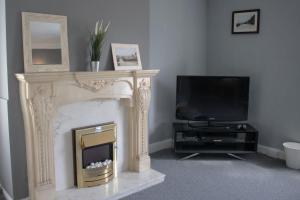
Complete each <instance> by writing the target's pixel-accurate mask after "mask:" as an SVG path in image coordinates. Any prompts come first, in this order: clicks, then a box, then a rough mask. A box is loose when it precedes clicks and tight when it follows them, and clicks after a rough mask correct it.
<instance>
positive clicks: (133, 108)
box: [16, 70, 159, 200]
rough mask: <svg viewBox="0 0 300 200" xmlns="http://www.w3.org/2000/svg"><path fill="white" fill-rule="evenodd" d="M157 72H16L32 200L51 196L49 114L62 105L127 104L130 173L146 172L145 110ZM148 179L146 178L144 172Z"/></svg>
mask: <svg viewBox="0 0 300 200" xmlns="http://www.w3.org/2000/svg"><path fill="white" fill-rule="evenodd" d="M158 72H159V70H137V71H101V72H51V73H32V74H16V77H17V79H18V80H19V84H20V98H21V105H22V112H23V118H24V127H25V133H26V153H27V169H28V185H29V194H30V199H31V200H53V199H56V195H57V192H56V186H55V158H54V144H53V142H54V139H53V137H54V134H53V117H54V116H55V112H56V111H57V109H58V108H59V107H60V106H62V105H66V104H70V103H75V102H79V101H89V100H94V99H117V100H125V101H124V105H125V106H128V107H129V117H128V118H127V119H126V120H128V124H129V127H130V130H129V150H128V151H129V171H131V172H135V173H141V174H143V173H145V172H146V171H148V170H151V167H150V157H149V153H148V110H149V105H150V99H151V82H152V77H154V76H155V75H156V74H157V73H158ZM145 177H147V176H145Z"/></svg>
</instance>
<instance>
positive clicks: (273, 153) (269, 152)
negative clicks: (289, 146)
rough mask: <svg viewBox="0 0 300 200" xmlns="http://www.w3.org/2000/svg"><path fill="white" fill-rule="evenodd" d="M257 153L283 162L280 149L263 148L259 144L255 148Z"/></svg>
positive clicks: (282, 153)
mask: <svg viewBox="0 0 300 200" xmlns="http://www.w3.org/2000/svg"><path fill="white" fill-rule="evenodd" d="M257 151H258V152H259V153H261V154H264V155H266V156H269V157H272V158H277V159H281V160H285V154H284V151H282V150H280V149H275V148H272V147H268V146H264V145H261V144H259V145H258V146H257Z"/></svg>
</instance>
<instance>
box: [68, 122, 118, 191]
mask: <svg viewBox="0 0 300 200" xmlns="http://www.w3.org/2000/svg"><path fill="white" fill-rule="evenodd" d="M116 127H117V126H116V124H115V123H113V122H109V123H105V124H100V125H95V126H89V127H82V128H76V129H73V152H74V153H73V155H74V167H75V169H74V179H75V180H74V181H75V185H76V186H77V187H79V188H84V187H92V186H97V185H102V184H105V183H107V182H109V181H110V180H112V179H113V178H114V177H115V176H116V129H117V128H116Z"/></svg>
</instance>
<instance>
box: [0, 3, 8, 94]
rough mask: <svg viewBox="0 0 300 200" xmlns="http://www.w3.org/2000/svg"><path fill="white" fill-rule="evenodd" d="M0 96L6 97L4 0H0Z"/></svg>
mask: <svg viewBox="0 0 300 200" xmlns="http://www.w3.org/2000/svg"><path fill="white" fill-rule="evenodd" d="M0 98H2V99H8V86H7V55H6V17H5V0H0Z"/></svg>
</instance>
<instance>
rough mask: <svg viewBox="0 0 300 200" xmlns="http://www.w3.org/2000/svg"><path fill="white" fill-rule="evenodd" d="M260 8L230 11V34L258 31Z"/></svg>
mask: <svg viewBox="0 0 300 200" xmlns="http://www.w3.org/2000/svg"><path fill="white" fill-rule="evenodd" d="M259 21H260V9H253V10H240V11H234V12H232V34H247V33H259Z"/></svg>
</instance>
